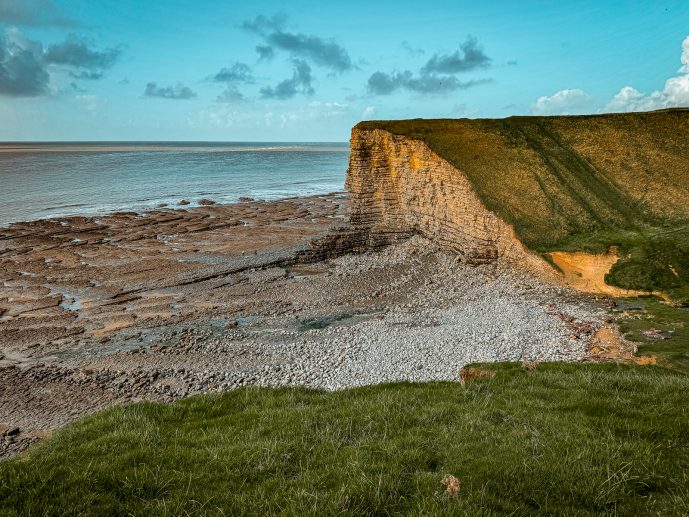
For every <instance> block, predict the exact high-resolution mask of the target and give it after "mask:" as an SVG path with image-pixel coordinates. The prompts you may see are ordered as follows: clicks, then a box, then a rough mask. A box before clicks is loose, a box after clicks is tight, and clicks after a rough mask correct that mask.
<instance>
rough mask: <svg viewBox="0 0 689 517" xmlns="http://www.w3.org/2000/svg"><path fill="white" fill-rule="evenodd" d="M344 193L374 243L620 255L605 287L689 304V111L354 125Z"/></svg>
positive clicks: (549, 257)
mask: <svg viewBox="0 0 689 517" xmlns="http://www.w3.org/2000/svg"><path fill="white" fill-rule="evenodd" d="M347 188H348V190H349V191H350V192H351V194H352V215H351V222H352V224H353V227H354V228H356V229H357V230H356V231H358V232H359V235H364V233H365V234H366V235H367V237H366V239H367V240H368V242H369V244H370V243H371V242H372V241H375V242H376V243H384V242H390V241H394V240H396V239H397V238H399V237H402V236H406V235H409V234H411V233H415V232H418V233H421V234H423V235H425V236H427V237H429V238H432V239H434V240H436V241H438V242H439V243H440V244H442V245H443V246H445V247H447V248H449V249H452V250H454V251H456V252H457V253H458V254H460V256H461V257H463V258H464V259H465V260H467V261H469V262H479V263H480V262H488V261H491V260H495V259H496V258H498V257H505V258H506V259H508V260H511V261H515V262H520V263H526V264H527V265H531V266H536V267H541V268H543V263H542V262H543V261H542V260H541V259H539V258H538V257H539V256H540V257H541V258H542V259H545V260H546V261H548V262H550V263H552V264H558V266H561V267H565V266H564V265H565V264H571V263H572V261H571V260H561V259H562V256H563V255H562V253H569V252H578V253H580V254H581V253H589V254H605V253H608V254H611V253H614V254H619V260H617V255H616V256H614V257H612V258H611V259H610V260H607V259H606V260H602V261H597V262H600V263H601V264H607V266H606V267H607V268H609V271H607V270H606V271H603V275H604V276H605V281H606V282H607V284H608V285H612V286H618V287H620V288H624V289H632V290H643V291H663V292H667V293H670V294H671V295H673V296H675V297H677V298H685V297H688V296H689V110H683V109H677V110H665V111H658V112H652V113H633V114H609V115H594V116H579V117H511V118H506V119H494V120H488V119H486V120H468V119H457V120H408V121H371V122H362V123H360V124H358V125H357V126H356V127H355V128H354V129H353V130H352V138H351V155H350V166H349V170H348V174H347ZM363 229H366V232H364V230H363ZM362 232H363V233H362ZM366 239H364V240H366ZM359 240H360V241H361V239H359ZM611 250H612V251H611ZM554 252H556V253H554ZM557 252H559V253H557ZM556 259H557V260H556ZM558 260H559V262H558ZM538 263H540V266H539V265H538ZM599 273H600V272H599V271H598V272H596V274H599ZM606 273H607V274H606ZM576 274H577V275H581V274H582V273H581V272H578V271H577V272H576ZM601 278H602V277H601ZM598 283H602V282H598ZM592 290H595V289H592ZM598 290H600V289H598Z"/></svg>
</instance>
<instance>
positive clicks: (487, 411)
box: [0, 364, 689, 515]
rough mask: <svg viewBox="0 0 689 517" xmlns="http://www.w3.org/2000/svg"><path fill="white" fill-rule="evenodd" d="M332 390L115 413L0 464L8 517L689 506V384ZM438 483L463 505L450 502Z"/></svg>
mask: <svg viewBox="0 0 689 517" xmlns="http://www.w3.org/2000/svg"><path fill="white" fill-rule="evenodd" d="M485 368H487V369H488V368H489V369H490V370H491V371H493V372H495V373H496V375H495V376H494V377H492V378H488V377H486V378H479V379H472V380H468V381H467V382H466V384H465V385H464V386H462V385H460V384H458V383H430V384H416V385H414V384H393V385H384V386H376V387H370V388H360V389H353V390H348V391H343V392H336V393H327V392H323V391H313V390H311V391H309V390H305V389H279V390H269V389H241V390H237V391H234V392H230V393H225V394H222V395H207V396H200V397H194V398H191V399H187V400H184V401H181V402H177V403H175V404H171V405H162V404H158V405H157V404H150V403H141V404H134V405H129V406H124V407H115V408H112V409H109V410H106V411H104V412H102V413H99V414H97V415H95V416H92V417H90V418H87V419H85V420H82V421H80V422H78V423H76V424H73V425H70V426H68V427H67V428H65V429H63V430H61V431H59V432H57V433H56V434H55V435H54V436H53V437H52V438H50V439H48V440H46V441H45V442H43V443H41V444H39V445H37V446H35V447H34V448H32V449H30V450H29V451H28V452H27V453H25V454H24V455H22V456H21V457H20V458H17V459H14V460H11V461H9V462H5V463H0V514H3V515H15V514H20V513H21V514H26V515H34V514H36V515H43V514H58V513H59V514H70V515H71V514H84V515H143V514H149V515H180V514H203V515H212V514H217V515H274V514H287V515H334V514H343V515H391V514H412V515H456V514H463V513H466V514H469V515H477V514H480V513H482V512H496V513H500V514H506V513H515V514H529V515H531V514H538V513H541V514H553V513H570V514H576V513H593V512H608V513H616V512H617V513H620V514H626V515H641V514H649V513H653V514H663V515H669V514H682V513H684V514H686V513H687V512H689V478H687V476H686V469H687V468H688V467H689V447H687V440H688V439H689V414H688V410H689V404H687V401H686V395H685V393H686V392H687V390H688V389H689V376H687V375H684V374H682V373H675V372H672V371H669V370H666V369H663V368H659V367H639V366H622V365H616V364H607V365H566V364H548V365H540V366H539V367H538V368H537V369H536V370H525V369H522V368H521V367H519V366H517V365H501V366H491V367H485ZM447 474H452V475H454V476H456V477H457V479H459V481H460V483H461V487H460V490H459V493H458V494H455V495H454V496H451V495H449V494H447V493H446V492H445V487H444V486H443V485H441V480H442V479H443V478H444V477H445V475H447Z"/></svg>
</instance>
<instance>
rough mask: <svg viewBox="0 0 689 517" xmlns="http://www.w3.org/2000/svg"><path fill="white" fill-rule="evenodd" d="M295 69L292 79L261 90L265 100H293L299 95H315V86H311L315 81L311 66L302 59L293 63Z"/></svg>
mask: <svg viewBox="0 0 689 517" xmlns="http://www.w3.org/2000/svg"><path fill="white" fill-rule="evenodd" d="M292 63H293V65H294V69H293V72H292V77H291V78H289V79H285V80H284V81H280V82H279V83H278V84H277V85H275V86H274V87H273V86H267V87H265V88H261V92H260V93H261V97H263V98H264V99H280V100H285V99H291V98H292V97H294V96H296V95H297V94H298V93H303V94H305V95H311V94H313V91H314V90H313V86H311V81H312V80H313V78H312V76H311V67H310V66H309V64H308V63H307V62H306V61H304V60H301V59H294V60H293V61H292Z"/></svg>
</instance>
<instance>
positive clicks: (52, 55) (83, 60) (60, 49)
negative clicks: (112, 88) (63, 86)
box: [43, 34, 122, 80]
mask: <svg viewBox="0 0 689 517" xmlns="http://www.w3.org/2000/svg"><path fill="white" fill-rule="evenodd" d="M121 53H122V49H121V48H108V49H105V50H101V51H99V50H95V49H93V48H91V47H90V46H89V44H88V43H87V42H86V41H85V40H84V39H82V38H81V37H79V36H76V35H74V34H72V35H70V36H68V37H67V39H66V40H65V41H64V42H62V43H58V44H56V45H51V46H49V47H48V48H47V49H46V51H45V54H44V56H43V59H44V61H45V62H46V63H47V64H49V65H62V66H66V67H71V68H73V69H74V70H72V71H70V75H71V76H72V77H74V78H76V79H91V80H93V79H101V78H102V77H103V75H104V74H105V71H106V70H108V69H109V68H111V67H112V66H113V65H114V64H115V62H116V61H117V60H118V58H119V57H120V54H121Z"/></svg>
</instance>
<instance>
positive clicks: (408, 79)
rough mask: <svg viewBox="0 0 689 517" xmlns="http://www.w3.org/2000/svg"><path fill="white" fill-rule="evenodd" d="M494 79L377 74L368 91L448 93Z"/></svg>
mask: <svg viewBox="0 0 689 517" xmlns="http://www.w3.org/2000/svg"><path fill="white" fill-rule="evenodd" d="M491 81H492V79H474V80H469V81H460V80H459V79H457V77H455V76H454V75H439V74H428V73H423V74H419V75H414V74H413V73H412V72H410V71H409V70H405V71H404V72H394V73H392V74H386V73H384V72H375V73H373V74H372V75H371V77H369V78H368V84H367V86H368V91H369V92H371V93H373V94H374V95H390V94H391V93H393V92H395V91H397V90H409V91H411V92H414V93H421V94H439V93H448V92H453V91H456V90H463V89H466V88H471V87H472V86H478V85H480V84H486V83H489V82H491Z"/></svg>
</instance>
